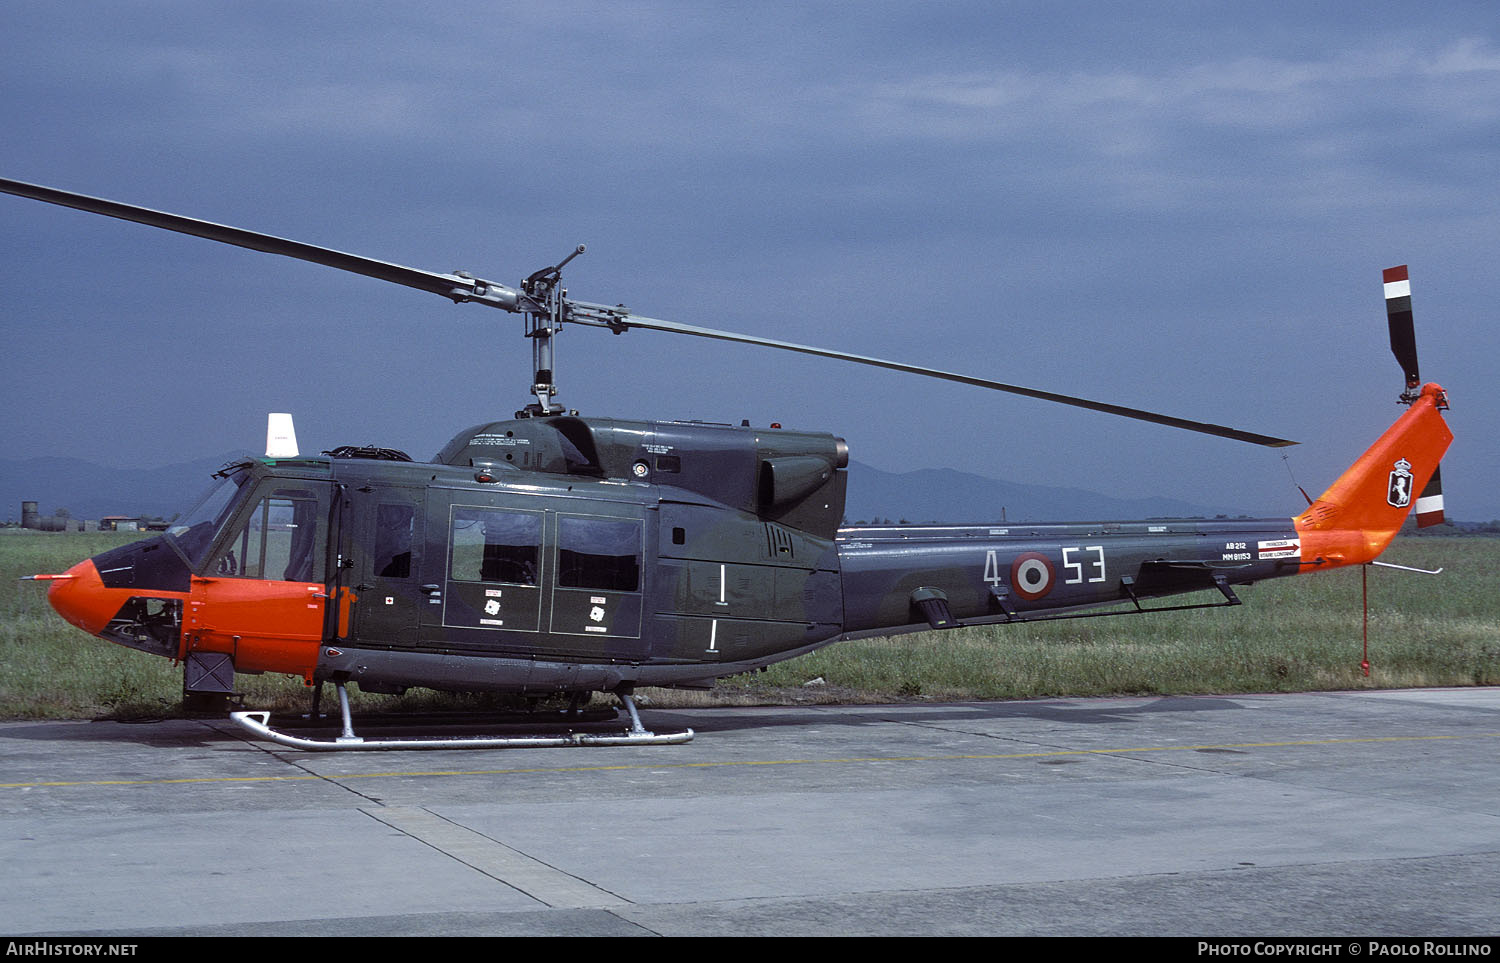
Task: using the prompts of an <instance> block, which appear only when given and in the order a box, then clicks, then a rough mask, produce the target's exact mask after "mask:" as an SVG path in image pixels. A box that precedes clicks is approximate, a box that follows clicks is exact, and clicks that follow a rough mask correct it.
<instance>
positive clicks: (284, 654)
mask: <svg viewBox="0 0 1500 963" xmlns="http://www.w3.org/2000/svg"><path fill="white" fill-rule="evenodd" d="M324 592H325V589H324V586H322V585H321V584H318V583H313V582H276V581H268V580H259V579H233V578H201V577H198V576H194V577H193V591H192V595H191V597H190V599H189V602H188V606H187V610H186V611H185V613H184V619H183V626H184V631H185V634H186V635H187V636H188V648H189V649H190V650H192V651H195V652H224V653H227V654H228V655H230V657H232V658H233V659H234V667H235V669H236V671H240V672H284V673H286V674H288V675H300V676H302V677H303V678H306V679H311V678H312V674H313V670H314V669H316V668H317V664H318V649H319V646H320V645H321V643H322V640H323V604H324V601H323V593H324Z"/></svg>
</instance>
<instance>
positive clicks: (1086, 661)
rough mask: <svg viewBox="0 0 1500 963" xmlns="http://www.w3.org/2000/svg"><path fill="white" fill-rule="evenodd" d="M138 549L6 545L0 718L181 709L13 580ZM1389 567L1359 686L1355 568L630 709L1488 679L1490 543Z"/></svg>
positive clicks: (34, 589) (80, 541) (832, 657)
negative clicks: (1232, 597)
mask: <svg viewBox="0 0 1500 963" xmlns="http://www.w3.org/2000/svg"><path fill="white" fill-rule="evenodd" d="M136 537H139V536H134V535H129V534H124V533H108V532H105V533H86V534H76V533H75V534H53V535H32V534H6V535H0V580H3V583H4V585H3V587H0V718H5V719H26V718H92V717H99V716H108V717H117V718H121V717H139V716H144V715H162V714H172V713H176V712H177V711H179V710H178V705H179V703H180V701H181V686H182V682H181V678H182V677H181V670H180V668H178V667H175V666H173V665H172V664H171V663H169V662H168V661H167V660H165V659H160V658H156V657H153V656H150V655H146V654H144V653H141V652H135V651H132V650H129V649H125V648H122V647H120V646H116V645H111V644H110V643H107V642H105V641H103V640H101V639H96V638H93V637H91V636H89V635H87V634H85V633H83V632H81V631H79V630H78V629H75V628H73V627H72V626H70V625H68V624H66V623H65V622H63V621H62V620H61V619H60V618H58V617H57V616H56V615H55V614H54V613H53V612H52V610H51V608H50V607H49V606H48V605H47V602H46V597H45V585H44V583H38V582H20V581H17V579H18V578H19V577H20V576H22V575H29V574H32V573H36V572H60V571H63V570H64V569H66V568H67V567H68V566H70V565H72V564H73V563H74V562H76V561H78V560H79V559H81V558H83V557H86V556H88V555H93V554H97V553H98V552H101V551H104V550H105V549H107V548H110V547H113V546H115V545H119V544H123V543H124V542H127V541H130V540H132V538H136ZM1384 560H1385V561H1390V562H1396V563H1399V564H1404V565H1412V566H1417V567H1420V568H1429V569H1431V568H1438V567H1443V568H1444V572H1443V574H1441V575H1437V576H1428V575H1417V574H1413V573H1409V572H1397V571H1392V570H1389V569H1381V568H1375V569H1372V570H1371V571H1370V573H1369V585H1370V629H1369V632H1370V661H1371V663H1372V669H1371V674H1370V676H1369V678H1366V677H1365V676H1364V675H1363V673H1362V672H1361V669H1360V659H1361V645H1360V631H1361V625H1360V572H1359V570H1358V569H1352V570H1341V571H1335V572H1327V573H1320V574H1313V575H1308V576H1304V577H1300V578H1291V579H1281V580H1277V581H1272V582H1266V583H1264V584H1261V585H1257V586H1253V587H1250V588H1245V589H1240V590H1239V594H1240V597H1241V598H1242V599H1244V601H1245V604H1244V605H1243V606H1239V607H1237V608H1223V609H1210V610H1200V611H1192V612H1168V613H1161V614H1156V615H1132V616H1122V617H1119V618H1104V619H1080V620H1071V621H1063V622H1054V623H1049V624H1035V623H1033V624H1028V625H1016V626H989V627H982V628H968V629H955V630H950V631H947V632H924V633H919V634H915V635H904V636H896V637H893V638H888V639H874V640H865V641H859V642H843V643H839V644H837V645H834V646H830V647H829V648H826V649H823V650H821V651H819V652H815V653H813V654H811V655H808V656H804V657H802V658H800V659H795V660H792V661H790V662H784V663H781V664H780V665H776V666H772V667H771V668H770V669H769V670H767V671H766V672H762V673H757V674H755V675H752V676H745V677H736V678H730V679H725V680H723V681H721V682H720V683H719V685H718V686H717V687H716V688H715V690H714V691H713V692H710V693H694V692H671V691H663V690H647V691H646V692H645V693H643V695H644V698H643V700H642V701H643V702H644V703H646V704H654V705H658V706H667V705H705V704H715V703H728V704H738V705H745V704H758V703H788V702H838V701H846V702H898V701H912V700H917V699H934V700H974V699H1022V698H1037V697H1042V696H1064V695H1080V696H1082V695H1114V694H1141V693H1191V692H1218V693H1225V692H1270V691H1305V690H1314V689H1357V688H1365V687H1379V688H1389V687H1404V686H1434V685H1493V684H1497V683H1500V592H1497V588H1500V539H1494V538H1457V537H1454V538H1409V539H1398V540H1397V541H1396V543H1395V544H1394V545H1393V546H1392V548H1391V549H1390V551H1388V552H1387V553H1386V555H1385V558H1384ZM1216 597H1217V596H1210V597H1203V598H1201V599H1200V600H1202V601H1212V600H1213V598H1216ZM1189 598H1192V597H1189ZM1163 604H1166V603H1163ZM238 682H239V684H240V686H241V688H242V690H243V691H244V693H245V701H246V703H247V704H248V705H249V706H252V707H256V708H291V707H293V706H296V705H301V704H302V703H303V702H304V701H305V699H306V698H307V695H306V689H305V688H304V687H303V685H302V684H301V682H300V680H296V679H288V678H282V677H273V676H240V677H239V680H238ZM809 683H811V684H809ZM475 702H480V703H483V700H469V699H461V698H458V697H452V696H437V695H434V694H432V693H424V692H421V691H420V690H413V692H411V693H409V694H408V695H407V696H404V697H401V698H400V699H397V698H395V697H390V696H373V695H365V694H358V695H357V696H356V705H357V706H358V707H360V708H373V707H377V706H378V707H381V708H388V709H393V710H397V711H400V710H403V709H421V708H431V707H444V708H452V707H455V705H463V704H468V703H475Z"/></svg>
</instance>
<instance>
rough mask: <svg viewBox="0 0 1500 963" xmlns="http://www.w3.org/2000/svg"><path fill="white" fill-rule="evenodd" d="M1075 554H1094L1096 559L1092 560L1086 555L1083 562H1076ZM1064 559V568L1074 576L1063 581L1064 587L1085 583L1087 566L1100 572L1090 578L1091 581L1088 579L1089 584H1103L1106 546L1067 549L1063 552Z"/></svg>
mask: <svg viewBox="0 0 1500 963" xmlns="http://www.w3.org/2000/svg"><path fill="white" fill-rule="evenodd" d="M1075 552H1088V553H1090V554H1092V555H1093V556H1094V557H1093V558H1092V559H1091V558H1089V557H1088V556H1087V555H1085V556H1084V557H1083V559H1082V560H1081V561H1074V559H1073V555H1074V553H1075ZM1062 558H1063V568H1065V569H1067V570H1068V571H1069V572H1071V573H1072V575H1071V576H1070V577H1069V578H1065V579H1063V584H1064V585H1077V584H1079V583H1080V582H1083V581H1084V577H1083V567H1084V566H1085V565H1087V566H1088V567H1089V568H1091V569H1093V570H1094V571H1096V572H1098V574H1097V575H1093V576H1090V577H1089V579H1088V581H1089V582H1102V581H1104V577H1105V576H1104V546H1103V545H1085V546H1084V547H1083V548H1078V547H1076V546H1075V547H1073V548H1065V549H1063V550H1062Z"/></svg>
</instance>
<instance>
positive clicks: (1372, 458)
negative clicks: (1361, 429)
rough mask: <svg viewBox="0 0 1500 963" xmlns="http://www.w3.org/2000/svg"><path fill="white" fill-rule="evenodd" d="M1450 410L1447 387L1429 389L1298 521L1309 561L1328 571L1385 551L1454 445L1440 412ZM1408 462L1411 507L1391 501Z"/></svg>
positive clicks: (1304, 556)
mask: <svg viewBox="0 0 1500 963" xmlns="http://www.w3.org/2000/svg"><path fill="white" fill-rule="evenodd" d="M1446 406H1447V402H1446V399H1445V397H1444V394H1443V389H1442V388H1441V387H1439V386H1438V385H1435V384H1427V385H1424V386H1423V387H1422V395H1421V397H1419V398H1418V399H1417V400H1416V401H1415V402H1413V403H1412V406H1411V410H1410V411H1408V412H1407V413H1406V414H1404V415H1402V416H1401V417H1400V418H1399V419H1397V421H1396V423H1395V424H1394V425H1392V426H1391V427H1390V428H1389V429H1387V430H1386V433H1385V434H1383V435H1381V436H1380V438H1379V439H1378V440H1377V441H1376V442H1375V444H1373V445H1371V446H1370V448H1369V450H1368V451H1366V452H1365V453H1364V454H1363V455H1361V456H1360V457H1359V460H1358V461H1356V462H1355V463H1354V464H1353V465H1351V466H1350V467H1349V470H1348V471H1346V472H1344V474H1342V475H1340V476H1339V479H1338V481H1336V482H1334V483H1333V484H1332V485H1331V486H1329V488H1328V490H1327V491H1326V492H1324V493H1323V494H1322V495H1320V496H1318V500H1317V501H1315V502H1313V503H1312V505H1311V506H1309V507H1308V509H1307V511H1305V512H1303V513H1302V514H1301V515H1298V516H1297V517H1296V518H1294V519H1293V520H1292V522H1293V524H1294V525H1295V526H1296V528H1297V533H1298V534H1299V535H1300V536H1301V540H1302V561H1303V562H1304V563H1314V564H1318V565H1320V566H1323V567H1328V568H1334V567H1338V566H1340V565H1362V564H1364V563H1365V562H1370V561H1374V560H1375V559H1376V558H1377V557H1379V555H1380V553H1381V552H1383V551H1385V547H1386V546H1387V545H1389V544H1390V543H1391V539H1393V538H1395V537H1396V533H1397V532H1398V531H1400V530H1401V525H1402V523H1403V522H1405V521H1406V516H1407V515H1408V514H1409V513H1410V511H1411V507H1412V505H1414V504H1415V503H1416V493H1417V492H1420V491H1421V490H1422V489H1423V488H1424V487H1425V486H1426V485H1427V480H1428V479H1429V478H1431V477H1432V473H1433V472H1434V471H1436V470H1437V466H1438V462H1439V461H1441V460H1442V457H1443V454H1444V452H1446V451H1447V450H1448V445H1449V443H1450V442H1452V441H1453V433H1452V432H1451V431H1449V430H1448V425H1447V423H1445V422H1444V421H1443V416H1442V415H1441V414H1439V413H1438V409H1439V407H1446ZM1403 461H1404V462H1406V463H1407V465H1408V466H1409V469H1408V470H1409V471H1410V472H1411V477H1410V479H1408V480H1406V481H1404V482H1402V484H1403V485H1404V487H1405V491H1406V495H1407V504H1405V505H1400V506H1397V505H1392V504H1391V503H1390V498H1389V496H1390V493H1391V486H1392V479H1391V474H1392V472H1393V471H1398V470H1399V469H1398V468H1397V463H1398V462H1403Z"/></svg>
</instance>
